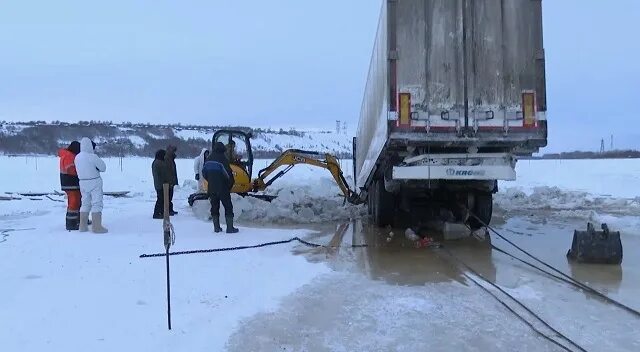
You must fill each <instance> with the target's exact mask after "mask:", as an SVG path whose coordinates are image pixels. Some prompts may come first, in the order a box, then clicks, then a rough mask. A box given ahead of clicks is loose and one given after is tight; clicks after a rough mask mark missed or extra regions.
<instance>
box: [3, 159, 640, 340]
mask: <svg viewBox="0 0 640 352" xmlns="http://www.w3.org/2000/svg"><path fill="white" fill-rule="evenodd" d="M57 162H58V161H57V159H56V158H42V157H41V158H35V157H17V158H9V157H0V165H2V168H3V169H5V170H12V171H13V172H12V173H11V174H9V173H5V174H2V175H1V176H0V178H1V179H0V185H2V186H1V187H4V188H3V189H0V195H4V192H50V191H54V190H57V189H58V182H59V181H58V180H59V178H58V170H57ZM258 162H263V161H258ZM263 163H266V162H263ZM594 163H597V164H598V165H597V168H594V167H593V165H594ZM150 164H151V160H150V159H144V158H130V159H123V161H122V168H121V166H120V165H121V164H120V160H119V159H109V160H108V161H107V165H108V172H107V174H105V177H104V178H105V190H107V191H122V190H125V191H130V192H131V193H130V197H128V198H106V199H105V211H104V213H105V214H104V222H105V225H106V226H107V227H108V228H109V230H110V232H109V233H108V234H106V235H94V234H91V233H87V234H80V233H77V232H67V231H65V230H64V215H65V204H64V202H60V201H64V198H63V197H61V196H56V195H52V196H50V198H47V197H21V196H18V195H15V194H14V195H13V196H15V197H18V198H22V199H21V200H11V201H0V282H2V286H1V287H2V289H0V341H1V342H0V346H2V347H1V348H2V351H11V352H13V351H65V352H67V351H83V350H89V351H116V350H121V351H129V350H140V351H147V350H149V351H151V350H152V351H167V352H168V351H223V350H230V351H420V350H445V351H449V350H459V351H487V350H492V351H514V350H518V351H556V350H558V348H557V347H556V346H554V345H552V344H550V343H549V342H547V341H545V340H543V339H542V338H539V337H537V336H536V335H535V334H534V333H533V332H532V331H531V330H530V329H529V328H528V327H527V326H526V325H524V324H523V323H522V322H520V321H519V320H517V319H516V318H515V317H513V316H512V315H511V314H510V313H509V312H508V311H506V310H505V309H504V308H503V307H502V306H500V305H499V304H498V303H497V302H495V301H494V300H493V298H491V297H490V296H489V295H487V294H486V293H485V292H483V291H482V290H481V289H480V288H478V287H477V286H475V285H474V284H473V283H472V282H470V281H468V280H467V279H466V278H465V277H464V276H463V271H462V269H461V268H460V267H459V265H457V264H456V263H455V262H454V261H452V260H451V258H450V257H449V256H448V255H447V254H446V253H445V252H444V251H438V250H427V249H415V248H412V247H411V244H410V243H408V242H407V241H406V240H404V239H403V238H402V236H401V233H402V232H401V231H395V233H396V235H395V236H394V238H393V239H391V240H390V241H387V238H388V237H389V236H388V231H387V230H384V231H382V230H378V229H373V228H371V227H370V226H369V225H367V222H366V219H361V218H362V216H363V213H366V210H363V209H362V208H361V207H352V206H348V207H345V208H343V207H342V202H341V200H340V199H339V198H337V197H335V195H336V194H337V193H338V189H337V187H335V186H334V185H333V184H332V183H331V181H330V179H329V176H328V173H327V172H326V170H319V169H316V170H314V169H309V168H305V167H296V168H294V171H292V173H291V175H290V177H287V178H283V179H282V182H277V183H276V184H274V186H275V187H274V188H273V189H272V190H271V191H270V192H272V193H273V194H278V195H279V198H278V200H277V201H276V202H274V203H273V204H266V203H263V202H255V201H253V200H247V199H239V198H236V199H235V201H236V205H237V207H236V214H237V215H238V218H239V219H240V221H239V224H240V228H241V233H240V234H238V235H234V236H229V235H215V234H213V232H212V228H211V225H210V224H209V223H208V222H207V221H206V204H202V203H201V204H196V206H195V207H194V208H193V209H191V208H189V207H188V206H187V204H186V197H187V196H188V194H189V193H190V192H192V190H193V189H192V186H193V182H192V181H191V179H192V178H193V175H191V174H192V163H191V160H179V162H178V171H179V176H180V178H181V180H180V182H181V187H180V188H179V189H178V190H177V192H176V197H175V202H176V206H177V208H178V211H179V212H180V214H179V215H178V216H176V217H174V218H173V219H172V221H173V223H174V226H175V229H176V233H177V239H176V244H175V246H174V247H173V248H172V249H173V250H176V251H178V250H189V249H202V248H215V247H228V246H238V245H247V244H257V243H261V242H266V241H275V240H283V239H288V238H290V237H293V236H300V237H303V238H305V239H307V240H310V241H312V242H317V243H322V244H329V243H332V244H336V243H342V244H351V243H367V244H370V245H371V248H367V249H350V248H346V247H345V248H339V249H335V250H318V249H309V248H307V247H304V246H302V245H294V244H288V245H284V246H278V247H268V248H262V249H255V250H247V251H242V252H225V253H218V254H207V255H193V256H177V257H172V261H171V263H172V308H173V326H174V330H173V331H171V332H169V331H167V330H166V301H165V293H166V292H165V281H164V280H165V271H164V270H165V267H164V260H163V259H161V258H159V259H158V258H157V259H139V258H138V256H139V255H140V254H142V253H156V252H162V251H163V245H162V230H161V223H160V222H159V221H157V220H152V219H151V212H152V207H153V202H154V199H153V190H152V182H151V179H150V171H151V170H150ZM518 165H519V166H518V173H519V177H520V179H519V181H517V182H515V183H508V184H507V183H503V184H501V185H500V186H501V193H500V194H498V195H497V196H496V216H495V221H494V224H495V225H496V227H497V229H498V230H499V231H501V232H502V233H503V234H504V235H505V236H508V237H509V238H510V239H511V240H513V241H515V242H516V243H518V244H520V245H522V246H524V247H525V248H529V249H531V251H532V252H534V253H535V254H536V255H539V256H540V257H541V258H543V259H545V260H547V261H549V262H550V263H552V264H553V265H555V266H557V267H559V268H560V269H562V270H564V271H565V272H567V273H569V274H571V275H573V276H574V277H576V278H577V279H579V280H581V281H583V282H586V283H588V284H589V285H591V286H593V287H594V288H596V289H598V290H600V291H601V292H605V293H606V294H608V295H609V296H611V297H613V298H616V299H618V300H620V301H622V302H624V303H625V304H627V305H630V306H632V307H633V308H635V309H640V298H639V297H640V284H639V283H640V257H639V256H638V255H637V253H638V250H640V226H638V225H640V224H639V221H638V219H639V216H640V211H639V209H640V205H639V201H638V198H636V194H635V193H634V192H636V191H637V190H638V189H640V180H639V179H638V176H637V175H638V174H639V173H638V171H640V162H639V161H636V160H622V161H617V160H607V161H596V162H593V161H572V162H567V161H531V162H528V161H524V162H520V163H519V164H518ZM261 166H262V165H258V167H261ZM344 170H345V171H346V173H347V177H348V176H350V175H349V174H348V171H349V170H350V167H349V166H348V164H346V163H345V166H344ZM576 173H578V174H579V177H578V176H576ZM15 175H20V177H15ZM607 180H611V181H610V182H609V181H607ZM622 183H624V185H622ZM30 198H31V199H30ZM351 218H355V219H359V218H360V219H359V220H354V221H350V220H349V219H351ZM587 220H595V221H597V220H606V221H607V222H609V224H610V226H611V227H612V228H613V229H615V230H620V231H622V240H623V243H624V247H625V258H624V262H623V264H622V266H621V267H604V266H585V265H569V264H568V263H567V261H566V259H565V253H566V251H567V249H568V248H569V245H570V241H571V235H572V233H573V230H574V229H576V228H584V227H585V226H586V221H587ZM340 226H347V227H343V229H344V230H345V231H344V232H336V229H337V228H339V227H340ZM493 243H494V244H496V245H498V246H500V247H501V248H504V249H508V250H511V248H509V247H508V246H507V245H506V244H505V243H503V242H502V241H500V240H497V239H494V242H493ZM448 248H449V249H450V250H451V251H452V252H453V253H454V254H456V255H457V256H459V257H460V258H461V259H463V260H464V261H465V262H467V263H468V264H469V265H471V266H472V267H474V268H475V269H476V270H477V271H478V272H479V273H480V274H481V275H483V276H486V277H487V278H488V279H489V280H491V281H492V282H495V283H497V284H498V285H500V286H501V287H502V288H503V289H505V290H507V291H508V292H509V293H511V294H512V295H514V296H515V297H517V298H519V299H521V300H522V301H523V302H524V303H525V304H527V305H528V306H529V307H530V308H531V309H532V310H534V311H535V312H536V313H538V314H539V315H540V316H542V317H543V318H544V319H545V320H547V321H548V322H549V323H551V324H552V325H553V326H554V327H555V328H557V329H558V330H560V331H561V332H563V333H565V334H566V335H568V336H569V337H571V338H572V339H574V340H575V341H576V342H578V343H579V344H580V345H581V346H583V347H584V348H586V349H587V350H588V351H638V350H640V334H638V331H640V320H638V319H637V318H634V317H632V316H630V315H629V314H628V313H625V312H623V311H621V310H620V309H618V308H616V307H613V306H611V305H608V304H605V303H603V302H602V301H600V300H599V299H595V298H593V297H591V296H587V295H585V294H584V293H582V292H579V291H576V290H575V289H572V288H569V287H567V286H565V284H562V283H558V282H556V281H554V280H552V279H549V278H547V277H544V276H542V275H540V274H539V273H537V272H534V271H532V270H531V269H528V268H525V267H523V266H522V265H521V264H518V263H516V262H514V261H513V260H511V259H509V258H508V257H505V256H504V255H502V254H500V253H495V252H494V253H492V252H491V251H490V250H489V249H488V248H487V247H486V243H483V242H479V241H463V242H459V243H451V244H449V245H448ZM528 318H529V320H532V319H531V317H528ZM536 326H540V324H537V325H536Z"/></svg>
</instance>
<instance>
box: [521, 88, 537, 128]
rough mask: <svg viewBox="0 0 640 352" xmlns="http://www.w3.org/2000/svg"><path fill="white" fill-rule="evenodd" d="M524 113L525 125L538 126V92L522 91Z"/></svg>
mask: <svg viewBox="0 0 640 352" xmlns="http://www.w3.org/2000/svg"><path fill="white" fill-rule="evenodd" d="M522 114H523V117H524V123H523V126H524V127H536V93H535V92H529V91H526V92H523V93H522Z"/></svg>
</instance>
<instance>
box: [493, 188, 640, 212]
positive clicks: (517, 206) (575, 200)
mask: <svg viewBox="0 0 640 352" xmlns="http://www.w3.org/2000/svg"><path fill="white" fill-rule="evenodd" d="M494 204H495V206H496V207H498V208H500V209H503V210H505V211H506V212H518V211H530V210H549V211H553V212H554V214H555V215H561V216H565V217H581V218H582V217H587V218H590V217H593V213H594V212H601V213H608V214H619V215H633V214H640V199H638V198H635V199H627V198H615V197H603V196H594V195H592V194H590V193H587V192H580V191H569V190H563V189H560V188H558V187H535V188H534V189H533V192H532V193H531V194H527V193H525V192H523V191H522V190H521V189H519V188H508V189H506V190H505V191H502V192H499V193H498V194H496V195H495V202H494Z"/></svg>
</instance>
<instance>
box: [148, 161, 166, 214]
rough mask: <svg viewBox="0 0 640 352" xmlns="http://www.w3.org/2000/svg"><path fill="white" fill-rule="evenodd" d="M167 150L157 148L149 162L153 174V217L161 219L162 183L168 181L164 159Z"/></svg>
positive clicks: (162, 206) (162, 212)
mask: <svg viewBox="0 0 640 352" xmlns="http://www.w3.org/2000/svg"><path fill="white" fill-rule="evenodd" d="M166 154H167V152H166V151H164V149H159V150H158V151H157V152H156V158H155V159H154V160H153V163H152V164H151V172H152V174H153V187H154V188H155V190H156V206H155V208H153V218H154V219H162V218H163V217H164V216H163V214H164V192H163V189H162V185H163V184H165V183H169V177H167V164H166V162H165V161H164V159H165V156H166Z"/></svg>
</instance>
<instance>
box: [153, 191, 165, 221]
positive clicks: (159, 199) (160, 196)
mask: <svg viewBox="0 0 640 352" xmlns="http://www.w3.org/2000/svg"><path fill="white" fill-rule="evenodd" d="M153 214H154V215H162V214H164V192H163V191H162V188H156V206H155V208H153Z"/></svg>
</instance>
